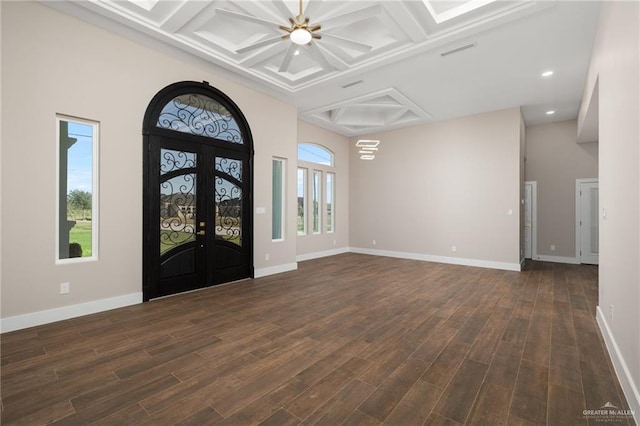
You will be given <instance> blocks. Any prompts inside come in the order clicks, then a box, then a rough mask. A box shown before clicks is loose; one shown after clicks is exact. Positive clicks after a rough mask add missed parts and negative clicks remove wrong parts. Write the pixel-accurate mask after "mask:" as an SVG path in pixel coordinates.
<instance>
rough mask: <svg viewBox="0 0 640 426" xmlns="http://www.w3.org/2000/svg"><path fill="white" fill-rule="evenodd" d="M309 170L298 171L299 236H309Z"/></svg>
mask: <svg viewBox="0 0 640 426" xmlns="http://www.w3.org/2000/svg"><path fill="white" fill-rule="evenodd" d="M306 192H307V169H298V235H306V234H307V221H306V220H305V219H306V215H305V210H306V208H307V199H306V198H307V197H306Z"/></svg>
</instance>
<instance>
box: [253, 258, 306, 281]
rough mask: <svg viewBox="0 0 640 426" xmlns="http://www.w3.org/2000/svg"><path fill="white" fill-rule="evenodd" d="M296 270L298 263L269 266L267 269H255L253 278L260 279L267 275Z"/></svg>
mask: <svg viewBox="0 0 640 426" xmlns="http://www.w3.org/2000/svg"><path fill="white" fill-rule="evenodd" d="M296 269H298V263H297V262H295V263H285V264H283V265H276V266H270V267H268V268H256V269H254V271H253V277H254V278H262V277H266V276H267V275H274V274H280V273H282V272H289V271H295V270H296Z"/></svg>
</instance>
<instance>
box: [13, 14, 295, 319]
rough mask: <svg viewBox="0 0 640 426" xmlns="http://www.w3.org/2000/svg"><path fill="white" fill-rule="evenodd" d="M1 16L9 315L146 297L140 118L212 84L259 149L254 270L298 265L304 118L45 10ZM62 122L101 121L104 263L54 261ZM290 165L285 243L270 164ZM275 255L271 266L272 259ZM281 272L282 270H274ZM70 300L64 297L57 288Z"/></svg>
mask: <svg viewBox="0 0 640 426" xmlns="http://www.w3.org/2000/svg"><path fill="white" fill-rule="evenodd" d="M1 7H2V89H3V91H2V105H3V109H2V123H3V127H2V152H3V155H2V200H3V205H4V206H5V207H6V206H7V205H8V203H10V204H11V206H13V207H12V208H5V209H3V211H2V230H3V233H2V265H3V268H2V318H7V317H14V316H17V315H21V314H28V313H33V312H38V311H44V310H50V309H54V308H61V307H65V306H70V305H76V304H86V303H88V302H95V301H99V300H103V299H112V298H119V297H129V299H127V300H131V299H130V296H133V297H134V298H135V297H136V295H139V294H140V292H141V289H142V283H141V277H142V269H141V268H142V228H141V225H142V135H141V130H142V120H143V115H144V112H145V109H146V107H147V105H148V103H149V101H150V100H151V98H152V97H153V96H154V95H155V94H156V93H157V92H158V91H159V90H161V89H162V88H163V87H165V86H167V85H169V84H171V83H174V82H177V81H183V80H195V81H202V80H207V81H209V82H210V83H211V85H212V86H214V87H217V88H219V89H221V90H222V91H223V92H225V93H226V94H227V95H229V96H230V97H231V98H232V99H233V100H234V101H235V102H236V103H237V104H238V105H239V106H240V108H241V110H242V111H243V112H244V114H245V116H246V117H247V120H248V122H249V125H250V126H251V131H252V133H253V137H254V143H255V190H254V201H255V202H254V205H255V207H266V210H267V214H265V215H257V216H255V234H254V239H255V266H256V269H257V271H258V272H259V271H267V272H268V271H270V269H269V268H275V269H276V270H277V269H278V268H289V267H295V259H296V241H295V232H296V228H295V212H296V210H295V208H296V207H295V197H296V195H295V170H296V158H297V152H296V141H297V123H296V121H297V111H296V109H295V107H293V106H292V105H289V104H286V103H283V102H281V101H278V100H276V99H274V98H271V97H268V96H266V95H263V94H261V93H258V92H256V91H254V90H250V89H248V88H246V87H244V86H242V85H239V84H236V83H234V82H232V81H229V80H227V79H225V78H222V77H220V75H218V74H216V73H215V72H214V71H212V69H213V68H212V66H210V65H206V64H204V63H203V62H199V61H196V60H191V61H189V60H185V59H184V58H182V59H181V60H179V59H176V58H174V57H172V56H171V55H169V54H168V53H164V52H162V51H159V50H154V49H151V48H149V47H145V46H143V45H142V44H138V43H135V42H132V41H129V40H126V39H124V38H122V37H120V36H117V35H114V34H112V33H110V32H107V31H105V30H103V29H100V28H98V27H95V26H91V25H88V24H85V23H83V22H81V21H79V20H77V19H75V18H72V17H69V16H67V15H64V14H61V13H59V12H57V11H55V10H53V9H50V8H49V7H47V6H44V5H42V4H39V3H29V2H1ZM56 113H62V114H68V115H72V116H78V117H84V118H88V119H92V120H98V121H99V122H100V130H101V141H100V143H101V145H100V163H101V164H100V166H101V168H100V178H99V185H100V199H99V201H100V224H99V226H100V228H99V235H100V241H99V244H100V258H99V260H98V261H95V262H85V263H78V264H66V265H56V264H55V253H56V251H55V246H54V244H55V243H54V241H55V229H56V223H55V212H56V197H55V194H56V169H55V168H56V128H55V117H56ZM273 156H278V157H283V158H287V159H288V163H287V164H288V171H287V172H288V173H287V176H288V181H287V196H288V198H287V200H288V201H287V213H288V218H289V221H288V223H287V226H286V232H287V235H289V236H291V237H290V238H288V239H287V240H286V241H285V242H283V243H277V246H276V244H275V243H273V242H272V241H271V159H272V157H273ZM266 253H270V255H271V256H270V261H266V260H265V254H266ZM271 270H273V269H271ZM61 282H70V283H71V292H70V293H69V294H68V295H64V296H61V295H60V294H59V283H61Z"/></svg>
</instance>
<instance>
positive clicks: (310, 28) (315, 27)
mask: <svg viewBox="0 0 640 426" xmlns="http://www.w3.org/2000/svg"><path fill="white" fill-rule="evenodd" d="M307 29H308V30H309V31H311V32H314V31H318V30H321V29H322V25H320V24H316V25H312V26H310V27H309V28H307Z"/></svg>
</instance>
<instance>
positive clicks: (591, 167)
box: [525, 120, 598, 258]
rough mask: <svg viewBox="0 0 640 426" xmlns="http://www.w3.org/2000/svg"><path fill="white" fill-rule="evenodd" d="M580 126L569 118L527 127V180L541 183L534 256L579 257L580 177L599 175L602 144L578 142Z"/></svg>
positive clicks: (539, 184) (539, 186) (595, 176)
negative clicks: (599, 145)
mask: <svg viewBox="0 0 640 426" xmlns="http://www.w3.org/2000/svg"><path fill="white" fill-rule="evenodd" d="M576 126H577V122H576V120H568V121H562V122H557V123H550V124H539V125H535V126H528V127H527V148H526V158H527V161H526V166H525V174H526V180H528V181H536V182H538V191H537V192H538V199H537V206H538V209H537V216H538V230H537V237H538V253H533V255H534V258H535V255H536V254H537V255H542V256H556V257H570V258H575V256H576V247H575V246H576V240H575V238H576V232H575V231H576V230H575V227H576V207H575V204H576V200H575V198H576V179H583V178H597V177H598V143H597V142H590V143H581V144H578V143H577V142H576V141H577V130H576ZM551 245H555V251H552V250H551V248H550V247H551Z"/></svg>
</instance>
